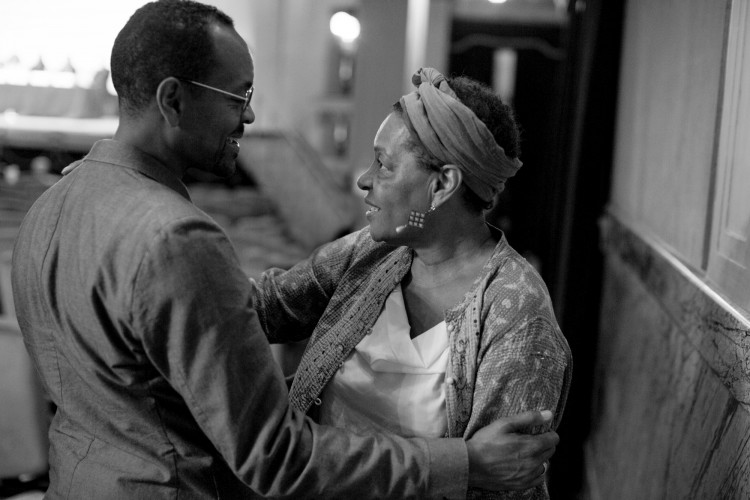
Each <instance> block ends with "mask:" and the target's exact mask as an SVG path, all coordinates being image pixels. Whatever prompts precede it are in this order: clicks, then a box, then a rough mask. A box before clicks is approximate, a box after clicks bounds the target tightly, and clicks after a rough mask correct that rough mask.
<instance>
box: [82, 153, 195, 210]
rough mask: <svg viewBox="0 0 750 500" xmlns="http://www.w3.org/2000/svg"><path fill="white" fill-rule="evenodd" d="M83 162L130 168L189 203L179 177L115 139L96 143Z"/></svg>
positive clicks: (164, 166)
mask: <svg viewBox="0 0 750 500" xmlns="http://www.w3.org/2000/svg"><path fill="white" fill-rule="evenodd" d="M84 160H93V161H98V162H101V163H109V164H112V165H117V166H121V167H125V168H132V169H134V170H137V171H138V172H140V173H142V174H143V175H145V176H148V177H150V178H152V179H154V180H155V181H156V182H158V183H159V184H163V185H165V186H167V187H168V188H170V189H172V190H173V191H176V192H177V193H179V194H180V195H182V196H183V197H184V198H185V199H187V200H188V201H190V194H189V193H188V190H187V187H186V186H185V184H184V183H183V182H182V179H180V177H179V176H177V175H176V174H175V173H174V172H173V171H171V170H170V169H169V168H167V166H166V165H164V164H163V163H162V162H160V161H159V160H157V159H156V158H154V157H153V156H151V155H149V154H146V153H144V152H143V151H141V150H140V149H138V148H136V147H134V146H131V145H130V144H127V143H124V142H122V141H117V140H115V139H102V140H99V141H96V143H94V145H93V147H92V148H91V151H89V154H87V155H86V158H84Z"/></svg>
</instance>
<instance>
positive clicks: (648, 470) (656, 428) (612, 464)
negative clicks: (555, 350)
mask: <svg viewBox="0 0 750 500" xmlns="http://www.w3.org/2000/svg"><path fill="white" fill-rule="evenodd" d="M619 229H620V232H619V233H618V234H619V236H617V237H616V238H615V239H616V240H617V244H612V243H613V242H612V240H608V242H605V253H606V254H607V260H606V269H605V284H604V289H603V311H602V315H601V320H600V326H601V328H600V339H599V356H598V360H597V366H598V368H597V374H596V376H597V380H596V381H595V384H596V387H597V395H596V397H595V401H594V407H593V412H594V415H593V422H594V424H593V426H592V429H591V433H590V436H589V439H588V442H587V444H586V460H587V464H586V466H587V488H588V496H589V497H590V498H592V499H599V498H601V499H608V500H609V499H615V500H616V499H633V498H638V499H671V498H675V499H685V498H691V499H692V498H696V499H703V498H711V499H713V498H722V499H724V498H727V499H732V498H738V499H746V498H750V411H748V405H747V403H746V400H742V399H741V397H744V396H743V394H744V393H743V392H742V391H741V390H739V389H741V388H742V384H740V387H739V388H738V387H737V381H738V380H740V382H741V381H742V379H743V377H745V376H747V370H742V369H736V373H735V374H736V375H737V376H736V377H734V376H727V373H730V372H731V370H729V371H727V370H724V369H723V368H722V367H725V366H727V364H726V363H723V362H722V361H721V360H725V359H727V354H726V352H722V351H727V350H729V351H731V353H732V354H731V356H739V355H740V354H741V353H742V352H743V349H744V347H743V346H742V345H738V344H732V348H731V349H727V347H726V345H724V343H723V339H725V338H732V339H735V340H736V337H737V336H738V337H739V338H740V340H742V339H743V338H747V335H748V331H750V330H748V329H746V328H745V327H744V323H743V322H742V321H741V318H737V317H735V316H734V315H733V314H729V316H728V317H729V318H730V319H731V320H732V321H733V322H731V328H730V331H729V332H728V333H727V332H725V331H724V330H725V328H724V327H725V326H726V325H727V323H726V321H727V316H726V315H723V314H722V313H721V312H720V310H721V309H722V308H721V307H718V308H717V305H720V304H717V303H716V302H715V301H713V300H712V297H711V296H710V294H707V293H705V290H701V289H700V287H696V285H695V284H694V283H692V281H691V280H685V279H679V277H678V276H677V275H678V274H681V273H680V272H677V270H676V269H675V267H674V266H671V267H670V262H668V261H667V260H665V259H663V258H662V256H660V255H659V254H658V252H655V251H653V249H651V248H650V247H649V245H648V244H645V242H643V241H642V240H639V239H638V238H637V237H635V235H633V234H632V233H628V231H627V230H626V229H625V228H622V227H620V228H619ZM610 236H611V234H610ZM628 239H630V240H632V241H627V240H628ZM717 315H718V316H717ZM717 317H718V318H720V320H719V321H716V318H717ZM727 335H728V336H727ZM740 344H741V343H740ZM731 356H730V358H731ZM729 365H731V363H730V364H729Z"/></svg>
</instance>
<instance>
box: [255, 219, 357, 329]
mask: <svg viewBox="0 0 750 500" xmlns="http://www.w3.org/2000/svg"><path fill="white" fill-rule="evenodd" d="M367 238H369V236H367V235H364V234H363V233H362V231H359V232H356V233H352V234H349V235H347V236H344V237H342V238H339V239H338V240H336V241H333V242H331V243H328V244H326V245H323V246H321V247H320V248H318V249H316V250H315V251H314V252H313V253H312V254H311V255H310V257H308V258H307V259H305V260H303V261H302V262H299V263H298V264H296V265H295V266H294V267H292V268H291V269H289V270H286V271H284V270H281V269H269V270H267V271H266V272H264V273H263V274H262V275H261V276H260V277H259V278H258V279H257V280H253V279H251V280H250V286H251V296H250V297H251V306H252V307H253V308H254V309H255V310H256V311H257V313H258V319H259V321H260V323H261V326H262V327H263V331H264V332H265V333H266V336H267V338H268V341H269V342H272V343H275V342H279V343H283V342H293V341H297V340H302V339H306V338H308V337H309V336H310V334H311V333H312V331H313V329H314V328H315V326H316V325H317V323H318V320H319V319H320V317H321V315H322V314H323V312H324V311H325V309H326V307H327V306H328V302H329V301H330V299H331V296H332V295H333V293H334V292H335V290H336V286H337V284H338V283H339V282H340V281H341V278H342V276H343V275H344V273H345V272H346V271H347V269H348V268H349V265H350V263H351V262H352V260H353V259H355V258H356V252H357V250H358V248H359V247H360V244H361V242H362V241H365V240H366V239H367Z"/></svg>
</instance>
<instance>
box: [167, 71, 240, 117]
mask: <svg viewBox="0 0 750 500" xmlns="http://www.w3.org/2000/svg"><path fill="white" fill-rule="evenodd" d="M178 80H182V81H183V82H187V83H192V84H193V85H197V86H198V87H203V88H204V89H208V90H213V91H214V92H219V93H220V94H224V95H225V96H227V97H231V98H232V99H235V100H238V101H242V113H244V112H245V110H246V109H247V107H248V106H250V99H252V98H253V91H254V90H255V87H250V88H249V89H247V92H245V96H244V97H243V96H241V95H238V94H232V93H231V92H227V91H226V90H221V89H217V88H216V87H212V86H210V85H206V84H205V83H200V82H196V81H194V80H188V79H187V78H179V77H178Z"/></svg>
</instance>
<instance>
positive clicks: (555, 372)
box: [465, 274, 572, 499]
mask: <svg viewBox="0 0 750 500" xmlns="http://www.w3.org/2000/svg"><path fill="white" fill-rule="evenodd" d="M518 283H525V284H526V285H524V286H517V285H518ZM485 299H486V302H485V306H486V307H487V309H486V310H487V314H486V316H485V317H484V319H483V328H482V340H481V344H480V347H479V353H478V358H477V373H476V382H475V387H474V394H473V400H472V415H471V418H470V421H469V424H468V426H467V429H466V436H465V437H468V436H470V435H471V433H473V432H474V431H476V430H477V429H479V428H481V427H483V426H485V425H487V424H489V423H490V422H492V421H494V420H497V419H498V418H501V417H506V416H509V415H515V414H517V413H521V412H525V411H529V410H550V411H552V412H554V418H553V420H552V422H551V423H550V424H547V425H546V426H544V427H543V428H534V429H529V432H531V433H541V432H546V431H548V430H551V429H555V428H557V425H558V424H559V423H560V419H561V418H562V413H563V410H564V407H565V401H566V399H567V394H568V390H569V386H570V377H571V368H572V358H571V355H570V349H569V347H568V344H567V341H566V340H565V338H564V337H563V335H562V332H561V331H560V329H559V327H558V325H557V322H556V321H555V318H554V315H553V313H552V308H551V304H550V301H549V295H548V293H547V290H546V287H545V286H544V284H543V283H542V281H541V278H539V277H538V276H537V275H535V274H527V275H526V276H525V279H521V280H517V281H515V282H514V284H513V286H506V285H505V284H504V285H500V284H497V286H493V287H491V288H490V290H489V293H488V294H487V296H486V297H485ZM548 497H549V495H548V493H547V489H546V486H545V485H540V486H538V487H536V488H531V489H529V490H524V491H515V492H503V493H492V492H484V491H480V490H472V491H470V495H469V498H531V499H537V498H548Z"/></svg>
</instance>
